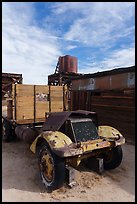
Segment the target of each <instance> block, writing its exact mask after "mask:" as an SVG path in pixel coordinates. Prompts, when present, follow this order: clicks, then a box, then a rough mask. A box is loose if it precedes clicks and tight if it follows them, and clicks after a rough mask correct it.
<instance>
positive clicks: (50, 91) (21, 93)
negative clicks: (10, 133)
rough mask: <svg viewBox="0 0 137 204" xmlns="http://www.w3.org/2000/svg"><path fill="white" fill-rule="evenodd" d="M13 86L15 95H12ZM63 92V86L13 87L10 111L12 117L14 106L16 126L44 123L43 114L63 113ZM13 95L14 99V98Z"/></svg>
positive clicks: (18, 85) (23, 85)
mask: <svg viewBox="0 0 137 204" xmlns="http://www.w3.org/2000/svg"><path fill="white" fill-rule="evenodd" d="M15 86H16V93H14V87H15ZM64 91H67V89H66V88H63V86H48V85H27V84H16V85H13V86H12V99H13V104H12V105H13V107H12V110H13V116H14V115H15V114H14V113H15V106H16V122H17V123H18V124H27V123H32V122H43V121H45V113H48V112H50V111H51V112H58V111H63V108H64V102H63V100H64ZM34 94H35V95H34ZM15 95H16V97H14V96H15ZM15 101H16V104H15ZM34 117H35V118H34ZM34 119H35V120H34ZM14 120H15V117H14Z"/></svg>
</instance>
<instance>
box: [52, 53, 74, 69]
mask: <svg viewBox="0 0 137 204" xmlns="http://www.w3.org/2000/svg"><path fill="white" fill-rule="evenodd" d="M77 69H78V66H77V58H76V57H74V56H70V55H65V56H62V57H61V56H60V57H59V59H58V63H57V66H56V70H55V73H61V72H63V73H77Z"/></svg>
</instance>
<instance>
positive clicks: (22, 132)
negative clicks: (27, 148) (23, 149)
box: [15, 126, 38, 144]
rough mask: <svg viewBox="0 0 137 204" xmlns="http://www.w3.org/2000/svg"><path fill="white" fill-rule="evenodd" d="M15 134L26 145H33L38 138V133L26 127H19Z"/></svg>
mask: <svg viewBox="0 0 137 204" xmlns="http://www.w3.org/2000/svg"><path fill="white" fill-rule="evenodd" d="M15 134H16V135H17V137H18V138H19V139H21V140H23V141H25V142H26V143H29V144H31V143H32V142H33V141H34V140H35V138H36V137H37V136H38V132H37V131H36V130H34V129H31V128H29V127H26V126H17V127H16V128H15Z"/></svg>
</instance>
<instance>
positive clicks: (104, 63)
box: [79, 47, 135, 73]
mask: <svg viewBox="0 0 137 204" xmlns="http://www.w3.org/2000/svg"><path fill="white" fill-rule="evenodd" d="M94 60H95V61H94ZM134 65H135V48H134V47H132V48H124V49H120V50H115V51H112V52H111V53H110V54H109V55H108V57H107V58H105V59H104V60H101V61H96V59H95V58H93V59H91V60H90V59H89V60H88V61H87V62H85V63H82V62H81V63H80V67H81V69H80V70H79V72H80V73H94V72H101V71H105V70H111V69H115V68H122V67H130V66H134Z"/></svg>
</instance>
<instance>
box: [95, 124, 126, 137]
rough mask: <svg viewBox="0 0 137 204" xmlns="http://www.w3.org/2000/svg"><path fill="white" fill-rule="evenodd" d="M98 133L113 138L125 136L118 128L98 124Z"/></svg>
mask: <svg viewBox="0 0 137 204" xmlns="http://www.w3.org/2000/svg"><path fill="white" fill-rule="evenodd" d="M98 135H99V136H101V137H105V138H112V139H115V138H119V137H123V136H122V134H121V133H120V132H119V131H118V130H117V129H115V128H114V127H111V126H106V125H101V126H98Z"/></svg>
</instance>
